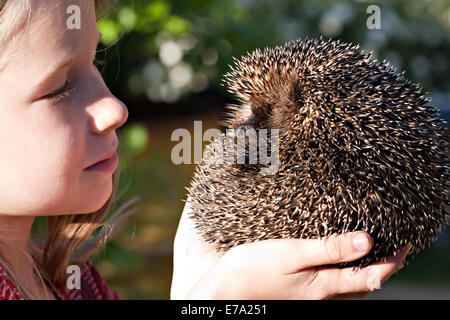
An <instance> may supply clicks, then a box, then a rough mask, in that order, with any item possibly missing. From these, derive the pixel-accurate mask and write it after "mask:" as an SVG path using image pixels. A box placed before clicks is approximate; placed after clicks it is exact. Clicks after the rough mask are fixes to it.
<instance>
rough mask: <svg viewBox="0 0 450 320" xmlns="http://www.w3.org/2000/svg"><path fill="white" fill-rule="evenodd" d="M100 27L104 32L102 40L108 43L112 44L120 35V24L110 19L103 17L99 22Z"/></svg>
mask: <svg viewBox="0 0 450 320" xmlns="http://www.w3.org/2000/svg"><path fill="white" fill-rule="evenodd" d="M98 29H99V31H100V33H101V34H102V42H103V43H104V44H106V45H109V44H112V43H113V42H114V41H116V40H117V38H118V37H119V26H118V25H117V23H116V22H115V21H113V20H110V19H107V18H105V19H103V20H100V21H99V22H98Z"/></svg>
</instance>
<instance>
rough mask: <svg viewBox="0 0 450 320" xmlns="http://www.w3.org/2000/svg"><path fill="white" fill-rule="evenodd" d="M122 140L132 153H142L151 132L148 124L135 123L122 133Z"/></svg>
mask: <svg viewBox="0 0 450 320" xmlns="http://www.w3.org/2000/svg"><path fill="white" fill-rule="evenodd" d="M122 142H123V143H124V144H125V146H126V148H127V149H128V152H129V153H131V154H132V155H136V154H139V153H142V152H143V151H144V149H145V148H146V147H147V145H148V142H149V133H148V129H147V127H146V126H144V125H143V124H141V123H133V124H130V125H128V126H126V128H124V131H123V133H122Z"/></svg>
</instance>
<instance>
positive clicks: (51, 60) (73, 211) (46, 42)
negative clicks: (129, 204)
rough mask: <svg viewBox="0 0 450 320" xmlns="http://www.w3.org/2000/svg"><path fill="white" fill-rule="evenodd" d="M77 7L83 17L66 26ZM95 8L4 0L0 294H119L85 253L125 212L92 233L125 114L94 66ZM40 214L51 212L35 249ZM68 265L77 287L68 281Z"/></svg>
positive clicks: (103, 208)
mask: <svg viewBox="0 0 450 320" xmlns="http://www.w3.org/2000/svg"><path fill="white" fill-rule="evenodd" d="M74 4H75V5H77V6H78V8H80V12H79V13H80V17H79V18H80V22H81V24H80V28H79V29H76V28H75V29H68V28H67V19H68V17H69V15H68V14H67V8H68V7H69V6H71V5H74ZM96 5H98V3H97V2H94V1H93V0H92V1H91V0H88V1H73V0H70V1H52V0H47V1H44V0H19V1H17V0H1V1H0V52H1V53H0V93H1V94H0V110H1V117H0V127H1V134H0V149H1V150H2V156H1V157H0V176H1V179H0V299H32V298H37V299H54V298H59V299H91V298H94V299H117V298H118V295H117V294H116V293H115V292H114V291H112V290H110V289H109V288H108V287H107V286H106V285H105V283H104V280H103V279H102V278H101V277H100V276H99V274H98V273H97V271H96V270H95V268H94V266H93V265H92V263H91V262H90V261H89V260H88V258H89V257H90V256H91V254H92V253H94V251H95V250H96V249H98V248H99V247H100V246H101V245H102V244H104V242H105V240H106V238H107V236H108V235H110V234H111V231H112V230H113V229H114V227H115V224H118V223H119V222H120V220H117V219H118V217H119V216H120V213H121V211H123V210H122V209H119V210H118V211H117V212H116V213H115V214H114V215H113V216H112V217H111V220H109V221H108V222H107V223H105V225H104V227H103V229H102V231H101V232H100V233H98V235H97V236H96V237H93V238H92V239H91V238H90V236H91V235H92V234H93V232H94V231H95V230H96V228H97V227H98V226H99V225H100V223H101V222H102V220H103V219H104V218H105V216H106V214H107V212H108V210H109V208H110V206H111V203H112V201H113V199H114V195H115V192H116V189H117V183H118V177H119V172H118V169H117V168H118V157H117V153H116V149H117V146H118V138H117V135H116V129H117V128H119V127H120V126H122V125H123V124H124V123H125V121H126V120H127V117H128V111H127V108H126V107H125V105H124V104H123V103H122V102H121V101H119V100H118V99H116V98H115V97H114V96H113V95H112V94H111V93H110V91H109V90H108V88H107V87H106V86H105V84H104V82H103V80H102V77H101V75H100V73H99V71H98V70H97V69H96V67H95V66H94V63H93V61H94V58H95V53H96V46H97V44H98V42H99V41H100V36H101V35H100V33H99V31H98V29H97V25H96V15H95V9H96V8H95V6H96ZM128 214H129V213H128ZM36 216H48V235H47V239H46V242H45V246H41V247H40V248H39V247H36V246H35V245H33V244H32V243H31V242H30V232H31V226H32V224H33V221H34V218H35V217H36ZM121 217H122V218H123V217H124V215H122V216H121ZM87 240H89V241H87ZM69 265H75V266H78V267H79V269H78V270H79V271H80V274H79V276H80V279H79V281H78V282H80V284H81V288H79V286H77V285H76V283H77V281H76V280H75V281H74V284H75V287H73V286H67V285H66V280H67V277H68V275H69V274H68V273H67V271H68V266H69ZM69 270H71V269H69ZM74 270H75V271H74V272H75V273H74V276H75V277H76V276H77V273H76V271H77V269H76V268H75V269H74Z"/></svg>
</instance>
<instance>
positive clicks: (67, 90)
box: [42, 59, 105, 102]
mask: <svg viewBox="0 0 450 320" xmlns="http://www.w3.org/2000/svg"><path fill="white" fill-rule="evenodd" d="M104 63H105V61H104V60H98V59H94V61H93V64H94V65H95V66H96V67H98V66H100V65H102V64H104ZM74 91H75V88H73V87H72V86H71V84H70V83H69V82H68V81H67V80H66V82H65V83H64V85H63V86H62V87H61V88H60V89H58V90H56V91H55V92H52V93H50V94H48V95H46V96H43V97H42V99H47V100H51V101H53V102H59V101H61V100H63V99H64V98H67V97H69V96H70V95H71V94H72V92H74Z"/></svg>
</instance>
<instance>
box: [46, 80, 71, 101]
mask: <svg viewBox="0 0 450 320" xmlns="http://www.w3.org/2000/svg"><path fill="white" fill-rule="evenodd" d="M74 91H75V88H72V87H71V86H70V83H69V82H68V81H66V82H65V83H64V86H62V88H60V89H58V90H56V91H55V92H52V93H50V94H48V95H46V96H44V97H42V98H43V99H48V100H52V101H54V102H59V101H61V100H62V99H64V98H66V97H68V96H70V94H71V93H72V92H74Z"/></svg>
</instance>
